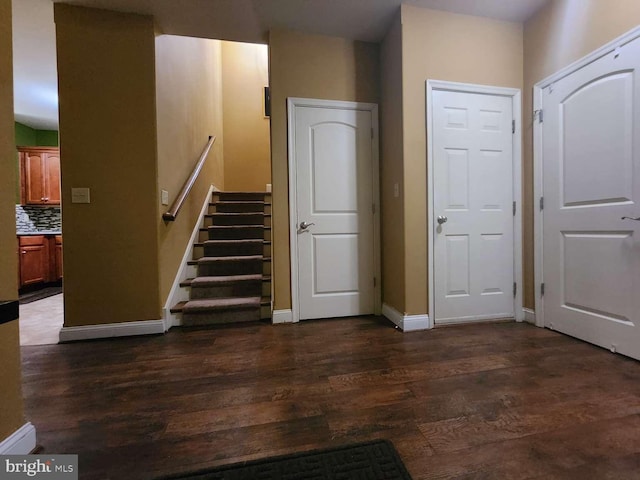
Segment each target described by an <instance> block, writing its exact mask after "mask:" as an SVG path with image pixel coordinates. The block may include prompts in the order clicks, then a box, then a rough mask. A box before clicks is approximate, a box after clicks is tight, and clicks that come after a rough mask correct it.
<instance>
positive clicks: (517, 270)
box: [426, 80, 524, 328]
mask: <svg viewBox="0 0 640 480" xmlns="http://www.w3.org/2000/svg"><path fill="white" fill-rule="evenodd" d="M434 90H444V91H448V92H461V93H476V94H481V95H496V96H502V97H510V98H511V105H512V108H513V111H512V113H513V118H514V120H515V132H514V134H513V198H514V199H515V201H516V215H515V216H514V217H513V243H514V244H513V256H514V258H513V270H514V272H513V278H514V281H515V282H516V284H517V289H516V295H515V297H514V300H513V302H514V309H513V311H514V316H515V319H516V321H518V322H521V321H522V320H524V311H523V310H522V290H523V282H522V203H523V202H522V193H521V192H522V173H521V171H522V130H521V124H522V120H521V118H522V107H521V102H522V100H521V93H520V90H519V89H517V88H505V87H493V86H488V85H474V84H470V83H457V82H448V81H443V80H427V93H426V101H427V105H426V109H427V190H428V195H427V202H428V205H427V238H428V242H429V244H428V262H429V269H428V275H429V278H428V282H427V283H428V285H429V328H433V327H434V326H435V318H436V317H435V288H434V282H435V268H434V252H433V247H434V238H435V234H434V229H435V213H434V211H433V189H434V183H433V136H432V135H430V133H431V132H433V111H432V109H431V105H432V102H431V99H432V96H433V91H434Z"/></svg>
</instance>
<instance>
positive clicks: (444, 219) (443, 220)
mask: <svg viewBox="0 0 640 480" xmlns="http://www.w3.org/2000/svg"><path fill="white" fill-rule="evenodd" d="M447 220H449V219H448V218H447V217H445V216H444V215H438V224H440V225H442V224H443V223H447Z"/></svg>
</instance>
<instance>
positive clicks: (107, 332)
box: [60, 319, 165, 343]
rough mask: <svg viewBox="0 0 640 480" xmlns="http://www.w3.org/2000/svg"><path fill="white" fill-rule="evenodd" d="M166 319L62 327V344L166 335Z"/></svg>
mask: <svg viewBox="0 0 640 480" xmlns="http://www.w3.org/2000/svg"><path fill="white" fill-rule="evenodd" d="M164 332H165V329H164V319H160V320H146V321H145V320H143V321H138V322H120V323H105V324H103V325H82V326H79V327H62V330H60V343H64V342H74V341H77V340H91V339H94V338H111V337H133V336H135V335H157V334H159V333H164Z"/></svg>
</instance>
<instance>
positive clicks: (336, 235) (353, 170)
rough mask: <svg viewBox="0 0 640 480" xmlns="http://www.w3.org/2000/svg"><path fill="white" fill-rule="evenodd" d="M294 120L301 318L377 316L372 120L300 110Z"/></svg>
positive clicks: (337, 111) (346, 112) (359, 113)
mask: <svg viewBox="0 0 640 480" xmlns="http://www.w3.org/2000/svg"><path fill="white" fill-rule="evenodd" d="M294 116H295V128H294V131H295V133H294V139H293V148H294V152H293V159H294V161H295V169H296V180H295V194H296V205H297V212H296V213H297V218H296V236H295V237H294V239H295V243H297V265H298V268H297V272H298V276H297V277H298V305H299V317H300V319H301V320H305V319H312V318H329V317H341V316H350V315H364V314H371V313H374V212H373V209H372V207H373V204H374V198H373V191H374V189H373V150H372V148H373V140H372V112H371V111H366V110H358V109H353V108H331V107H327V108H325V107H309V106H296V107H295V115H294ZM307 225H308V226H307Z"/></svg>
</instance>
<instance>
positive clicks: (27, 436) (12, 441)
mask: <svg viewBox="0 0 640 480" xmlns="http://www.w3.org/2000/svg"><path fill="white" fill-rule="evenodd" d="M35 448H36V427H34V426H33V425H32V424H31V423H30V422H27V423H25V424H24V425H23V426H21V427H20V428H19V429H18V430H16V431H15V432H13V433H12V434H11V435H9V436H8V437H7V438H5V439H4V440H3V441H2V442H0V455H28V454H30V453H31V452H33V451H34V450H35Z"/></svg>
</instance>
